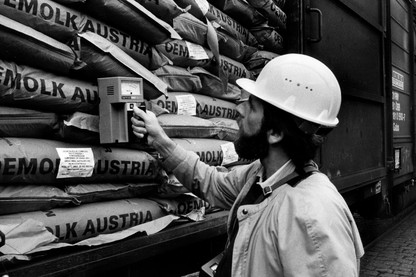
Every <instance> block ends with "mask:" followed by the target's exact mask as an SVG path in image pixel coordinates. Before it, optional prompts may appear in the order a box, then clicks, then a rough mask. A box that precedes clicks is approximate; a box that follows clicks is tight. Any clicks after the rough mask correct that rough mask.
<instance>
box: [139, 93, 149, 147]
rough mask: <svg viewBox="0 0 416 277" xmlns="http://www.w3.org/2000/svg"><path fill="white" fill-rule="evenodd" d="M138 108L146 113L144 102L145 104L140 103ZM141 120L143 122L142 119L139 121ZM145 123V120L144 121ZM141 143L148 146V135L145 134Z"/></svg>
mask: <svg viewBox="0 0 416 277" xmlns="http://www.w3.org/2000/svg"><path fill="white" fill-rule="evenodd" d="M137 107H138V108H139V109H141V110H142V111H144V112H146V103H145V102H144V101H143V102H140V103H139V104H138V105H137ZM139 120H142V119H139ZM142 121H143V120H142ZM140 141H141V142H143V143H144V144H147V134H145V135H144V137H143V138H142V139H140Z"/></svg>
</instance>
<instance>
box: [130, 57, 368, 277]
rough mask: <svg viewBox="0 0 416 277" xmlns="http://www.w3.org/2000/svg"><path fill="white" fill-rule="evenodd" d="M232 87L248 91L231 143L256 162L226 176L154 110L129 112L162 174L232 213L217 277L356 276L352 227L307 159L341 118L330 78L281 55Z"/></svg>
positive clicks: (309, 62)
mask: <svg viewBox="0 0 416 277" xmlns="http://www.w3.org/2000/svg"><path fill="white" fill-rule="evenodd" d="M237 84H238V85H239V86H240V87H241V88H242V89H243V90H245V92H247V93H248V94H249V95H250V96H249V98H248V99H246V100H245V101H242V103H240V104H239V105H238V106H237V111H238V114H239V115H238V118H237V122H238V126H239V135H238V139H237V141H235V149H236V152H237V154H238V155H239V156H240V157H241V158H245V159H250V160H255V161H254V162H252V163H251V164H248V165H245V166H239V167H236V168H235V169H233V170H230V171H229V172H223V171H219V170H217V169H216V168H215V167H212V166H208V165H206V164H205V163H203V162H201V161H200V160H199V157H198V156H197V155H196V154H195V153H193V152H191V151H186V150H184V149H183V148H181V147H180V146H178V145H176V144H175V143H174V142H173V141H172V140H171V139H170V138H169V137H168V136H167V135H166V133H165V132H164V131H163V129H162V127H161V126H160V125H159V123H158V121H157V118H156V116H155V115H154V114H153V113H151V112H148V113H145V112H143V111H141V110H139V109H137V108H135V109H134V117H133V118H132V124H133V132H134V133H135V135H136V136H137V137H139V138H142V137H143V136H144V135H147V136H148V142H149V144H150V145H151V146H153V147H154V148H155V149H156V150H157V151H158V152H159V154H160V155H161V156H162V157H163V158H164V161H163V166H164V167H165V168H166V170H168V171H169V172H173V173H174V174H175V176H176V177H177V178H178V180H179V181H181V183H182V184H183V185H184V186H186V187H187V188H189V189H190V190H191V191H192V192H193V193H195V194H196V195H198V196H200V197H202V198H204V199H205V200H207V201H208V202H209V203H211V205H213V206H216V207H221V208H224V209H230V214H229V219H228V242H227V245H226V247H225V250H224V252H223V253H222V256H221V260H220V262H219V265H218V267H217V269H216V270H215V272H214V274H215V275H214V276H238V277H243V276H247V277H270V276H302V277H303V276H348V277H350V276H358V275H359V260H360V258H361V257H362V255H363V254H364V250H363V245H362V242H361V239H360V235H359V232H358V229H357V226H356V224H355V222H354V219H353V216H352V214H351V212H350V210H349V208H348V206H347V204H346V202H345V201H344V199H343V198H342V196H341V195H340V193H339V192H338V190H337V189H336V187H335V186H334V185H333V184H332V183H331V181H330V180H329V179H328V178H327V176H326V175H324V174H323V173H321V172H319V170H318V169H317V166H316V164H315V163H314V162H313V161H312V159H313V158H314V156H315V153H316V150H317V149H318V148H319V147H320V145H321V143H322V141H323V138H322V136H321V135H319V133H320V130H322V129H328V128H333V127H335V126H336V125H337V124H338V119H337V115H338V112H339V109H340V105H341V90H340V87H339V84H338V82H337V80H336V78H335V76H334V74H333V73H332V71H331V70H330V69H329V68H328V67H327V66H326V65H324V64H323V63H322V62H320V61H318V60H316V59H314V58H312V57H309V56H306V55H301V54H287V55H282V56H279V57H276V58H274V59H273V60H271V61H269V62H268V63H267V64H266V66H265V67H264V68H263V70H262V71H261V72H260V74H259V76H258V78H257V80H255V81H253V80H249V79H239V80H237ZM139 119H141V120H139ZM322 127H324V128H322Z"/></svg>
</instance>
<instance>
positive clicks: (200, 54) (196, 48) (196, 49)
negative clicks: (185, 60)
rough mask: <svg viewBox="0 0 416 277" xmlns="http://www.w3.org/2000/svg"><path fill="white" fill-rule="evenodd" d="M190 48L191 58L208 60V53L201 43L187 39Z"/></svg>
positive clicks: (187, 45)
mask: <svg viewBox="0 0 416 277" xmlns="http://www.w3.org/2000/svg"><path fill="white" fill-rule="evenodd" d="M185 43H186V47H187V48H188V52H189V58H190V59H192V60H208V59H209V57H208V54H207V52H206V51H205V49H204V47H202V46H201V45H198V44H195V43H192V42H189V41H185Z"/></svg>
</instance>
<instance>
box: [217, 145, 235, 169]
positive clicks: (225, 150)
mask: <svg viewBox="0 0 416 277" xmlns="http://www.w3.org/2000/svg"><path fill="white" fill-rule="evenodd" d="M221 150H222V163H221V165H227V164H231V163H234V162H236V161H238V154H237V152H235V147H234V143H232V142H228V143H224V144H221Z"/></svg>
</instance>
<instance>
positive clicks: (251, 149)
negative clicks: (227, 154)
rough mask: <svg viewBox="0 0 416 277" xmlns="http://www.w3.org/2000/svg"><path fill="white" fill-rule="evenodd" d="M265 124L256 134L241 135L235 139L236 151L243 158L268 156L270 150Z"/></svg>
mask: <svg viewBox="0 0 416 277" xmlns="http://www.w3.org/2000/svg"><path fill="white" fill-rule="evenodd" d="M264 129H265V128H264V127H263V124H262V126H261V129H260V130H259V131H258V132H257V133H256V134H254V135H251V136H246V135H241V136H240V137H239V138H238V139H237V140H236V141H234V147H235V151H236V152H237V154H238V156H239V157H240V158H242V159H247V160H256V159H262V158H264V157H266V155H267V153H268V151H269V143H268V140H267V131H266V130H264Z"/></svg>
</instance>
